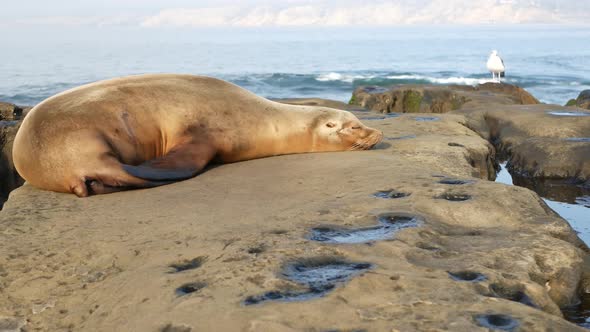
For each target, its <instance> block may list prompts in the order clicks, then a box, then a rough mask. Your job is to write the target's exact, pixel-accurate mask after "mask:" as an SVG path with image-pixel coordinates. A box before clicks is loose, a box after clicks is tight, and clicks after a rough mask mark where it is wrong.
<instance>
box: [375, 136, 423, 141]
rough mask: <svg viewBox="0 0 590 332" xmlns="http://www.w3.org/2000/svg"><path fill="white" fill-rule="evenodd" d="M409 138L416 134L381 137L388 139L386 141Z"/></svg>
mask: <svg viewBox="0 0 590 332" xmlns="http://www.w3.org/2000/svg"><path fill="white" fill-rule="evenodd" d="M410 138H416V135H405V136H398V137H384V138H383V139H385V140H388V141H398V140H402V139H410Z"/></svg>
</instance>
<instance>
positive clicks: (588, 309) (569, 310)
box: [561, 294, 590, 329]
mask: <svg viewBox="0 0 590 332" xmlns="http://www.w3.org/2000/svg"><path fill="white" fill-rule="evenodd" d="M561 312H563V316H564V317H565V319H567V320H568V321H570V322H572V323H574V324H577V325H579V326H581V327H585V328H587V329H590V296H588V295H587V294H586V296H581V300H580V302H579V303H577V304H575V305H572V306H569V307H566V308H563V309H562V310H561Z"/></svg>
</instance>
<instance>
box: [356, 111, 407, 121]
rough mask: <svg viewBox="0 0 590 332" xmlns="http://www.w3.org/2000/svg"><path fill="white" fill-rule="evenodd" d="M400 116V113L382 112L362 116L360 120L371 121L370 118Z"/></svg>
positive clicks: (381, 118)
mask: <svg viewBox="0 0 590 332" xmlns="http://www.w3.org/2000/svg"><path fill="white" fill-rule="evenodd" d="M399 116H400V114H399V113H382V114H381V115H375V116H364V117H360V118H359V120H369V121H370V120H385V119H391V118H397V117H399Z"/></svg>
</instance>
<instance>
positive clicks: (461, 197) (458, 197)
mask: <svg viewBox="0 0 590 332" xmlns="http://www.w3.org/2000/svg"><path fill="white" fill-rule="evenodd" d="M436 198H438V199H446V200H447V201H451V202H464V201H467V200H470V199H471V195H468V194H459V193H444V194H442V195H440V196H437V197H436Z"/></svg>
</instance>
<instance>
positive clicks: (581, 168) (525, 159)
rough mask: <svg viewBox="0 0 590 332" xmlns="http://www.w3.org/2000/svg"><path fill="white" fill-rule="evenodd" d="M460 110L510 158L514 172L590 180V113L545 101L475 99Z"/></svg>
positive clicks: (479, 131)
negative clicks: (503, 102) (504, 102)
mask: <svg viewBox="0 0 590 332" xmlns="http://www.w3.org/2000/svg"><path fill="white" fill-rule="evenodd" d="M458 113H462V114H465V115H466V117H467V118H468V122H467V125H468V126H469V127H470V128H472V129H474V130H475V131H477V132H478V133H480V135H482V137H484V138H486V139H488V140H489V141H491V142H492V143H493V144H494V145H495V146H496V148H497V150H498V153H499V154H500V155H503V159H509V168H510V170H511V173H513V174H515V175H518V176H520V177H525V178H535V179H564V180H569V181H573V182H584V181H587V180H588V179H590V159H589V156H590V112H583V111H581V110H580V111H575V110H574V111H572V109H571V108H566V107H562V106H556V105H546V104H539V105H526V106H521V105H513V106H506V105H493V104H487V105H485V106H484V105H473V104H472V105H470V106H469V108H466V109H465V110H461V111H458Z"/></svg>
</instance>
